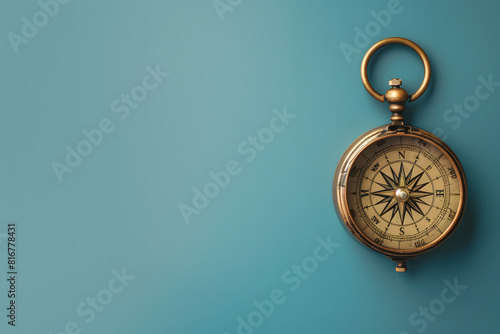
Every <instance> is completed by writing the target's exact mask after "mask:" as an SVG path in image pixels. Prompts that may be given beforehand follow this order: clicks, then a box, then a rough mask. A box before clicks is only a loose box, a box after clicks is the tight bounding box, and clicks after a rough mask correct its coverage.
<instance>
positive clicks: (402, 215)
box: [346, 135, 462, 252]
mask: <svg viewBox="0 0 500 334" xmlns="http://www.w3.org/2000/svg"><path fill="white" fill-rule="evenodd" d="M461 186H462V184H461V181H460V180H459V178H458V175H457V166H456V165H455V164H454V163H453V161H452V160H451V159H450V158H449V156H448V155H447V154H446V153H445V152H444V151H442V150H441V149H439V148H438V147H437V146H436V145H434V144H433V143H431V142H430V141H427V140H425V139H422V138H419V137H416V136H412V135H394V136H389V137H386V138H384V139H381V140H378V141H375V142H373V143H372V144H370V145H369V146H368V147H367V148H365V149H364V150H363V151H362V152H361V153H360V154H359V155H358V156H357V157H356V159H355V160H354V162H353V164H352V166H351V168H350V170H349V174H348V177H347V184H346V195H347V205H348V208H349V211H350V215H351V218H352V219H353V221H354V224H355V226H356V227H357V229H358V231H359V233H360V234H362V235H363V236H364V237H365V238H366V239H368V242H371V243H375V244H376V245H378V247H381V248H386V249H392V250H396V251H402V252H405V251H410V250H414V249H416V248H421V247H428V246H429V245H431V244H432V243H436V242H437V241H438V239H441V238H440V237H441V236H442V235H443V234H445V231H447V230H448V229H449V228H450V227H452V225H453V222H454V220H455V216H456V214H457V211H459V206H460V200H461V196H460V195H461Z"/></svg>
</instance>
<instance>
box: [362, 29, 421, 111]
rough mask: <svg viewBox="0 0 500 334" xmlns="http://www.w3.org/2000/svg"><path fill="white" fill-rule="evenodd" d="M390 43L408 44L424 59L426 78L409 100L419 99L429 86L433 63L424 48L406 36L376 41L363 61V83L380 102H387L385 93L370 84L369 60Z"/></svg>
mask: <svg viewBox="0 0 500 334" xmlns="http://www.w3.org/2000/svg"><path fill="white" fill-rule="evenodd" d="M389 44H402V45H406V46H407V47H409V48H412V49H413V50H414V51H415V52H416V53H418V55H419V56H420V58H421V59H422V62H423V63H424V80H423V81H422V84H421V85H420V87H419V88H418V89H417V91H416V92H415V93H414V94H411V95H410V96H409V99H408V102H412V101H415V100H416V99H418V98H419V97H420V96H422V94H423V93H424V92H425V90H426V89H427V86H429V82H430V80H431V64H430V62H429V58H427V55H426V54H425V52H424V50H422V48H421V47H420V46H418V45H417V44H415V43H414V42H412V41H410V40H408V39H406V38H401V37H390V38H386V39H383V40H381V41H379V42H377V43H375V44H374V45H373V46H372V47H371V48H370V49H369V50H368V51H367V52H366V54H365V56H364V58H363V61H362V62H361V80H362V81H363V85H364V86H365V88H366V90H367V91H368V93H370V95H371V96H373V97H374V98H375V99H377V100H379V101H380V102H385V98H384V95H382V94H379V93H378V92H377V91H376V90H375V89H373V87H372V85H371V84H370V81H368V62H369V61H370V58H371V57H372V56H373V54H374V53H375V52H376V51H377V50H378V49H380V48H381V47H383V46H386V45H389Z"/></svg>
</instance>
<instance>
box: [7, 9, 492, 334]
mask: <svg viewBox="0 0 500 334" xmlns="http://www.w3.org/2000/svg"><path fill="white" fill-rule="evenodd" d="M215 5H216V7H214V3H213V0H201V1H180V0H179V1H160V0H156V1H154V0H145V1H130V0H121V1H118V0H113V1H111V0H109V1H97V0H92V1H76V0H73V1H69V0H64V1H63V0H58V2H55V0H41V1H40V2H37V1H35V0H29V1H28V0H24V1H7V0H2V1H1V3H0V36H1V37H2V38H1V39H0V50H1V57H0V88H1V90H0V91H1V94H0V110H1V112H0V116H1V120H0V152H1V153H2V163H1V164H0V189H1V191H0V204H1V206H0V243H1V245H0V268H2V269H1V270H2V274H1V275H0V277H4V278H2V279H1V280H0V282H1V283H0V305H1V307H0V309H1V310H3V311H1V313H2V314H1V317H0V319H2V320H1V323H0V332H1V333H23V334H24V333H44V334H48V333H52V334H59V333H68V334H69V333H97V334H101V333H103V334H104V333H172V334H173V333H183V334H192V333H210V334H211V333H214V334H225V333H229V334H233V333H240V334H242V333H244V334H250V333H255V334H265V333H272V334H276V333H297V334H299V333H300V334H302V333H314V334H326V333H383V334H386V333H396V334H402V333H428V334H431V333H496V332H498V327H499V325H500V323H499V320H498V310H499V307H500V303H499V297H500V284H499V283H498V277H499V274H500V269H499V267H498V266H497V264H496V263H497V255H498V246H497V245H498V235H499V233H500V224H499V223H500V221H499V219H498V215H497V210H498V200H499V199H500V196H499V194H498V188H499V187H500V183H499V181H498V178H497V177H496V175H497V174H498V166H499V164H500V159H499V155H498V152H499V150H498V146H497V142H498V141H497V137H496V136H497V133H498V130H497V126H496V124H497V123H498V121H500V113H499V112H498V107H497V106H498V103H499V102H500V68H499V61H498V59H499V57H498V56H499V53H500V44H499V39H498V31H499V30H500V21H499V20H498V15H499V11H500V2H498V1H486V0H482V1H460V2H458V1H451V0H448V1H424V0H413V1H411V0H400V1H395V0H383V1H373V0H372V1H368V0H366V1H326V0H323V1H319V0H318V1H284V0H275V1H257V0H252V1H250V0H220V1H216V2H215ZM391 36H401V37H405V38H409V39H411V40H413V41H415V42H416V43H418V44H419V45H420V46H421V47H422V48H424V50H425V51H426V52H427V54H428V56H429V58H430V61H431V65H432V69H433V77H432V82H431V85H430V87H429V89H428V91H427V92H426V93H425V95H424V96H423V97H422V98H421V99H420V100H419V101H417V102H415V103H414V104H412V105H410V106H409V107H408V112H407V120H409V122H411V123H412V124H414V125H416V126H418V127H421V128H423V129H427V130H429V131H433V132H434V133H436V134H438V135H439V136H441V137H442V138H443V139H444V140H445V141H446V143H448V144H449V145H450V146H451V147H452V148H453V149H454V151H455V152H456V153H457V155H458V156H459V158H460V159H461V161H462V164H463V166H464V169H465V171H466V173H467V178H468V182H469V200H468V203H467V210H466V213H465V216H464V218H463V220H462V223H461V225H460V226H459V228H458V230H457V231H456V232H455V233H454V235H453V236H452V237H451V238H450V239H449V240H448V241H447V242H445V243H444V244H443V245H442V246H441V247H439V248H438V249H436V250H435V251H433V252H430V253H428V254H426V255H423V256H421V257H419V258H417V259H415V260H412V261H410V262H409V271H408V272H407V273H406V274H399V273H396V272H395V271H394V264H393V263H392V262H391V261H389V260H388V259H386V258H385V257H383V256H382V255H380V254H377V253H375V252H373V251H371V250H369V249H367V248H365V247H363V246H361V245H360V244H359V243H357V242H356V241H355V240H354V239H353V238H352V237H351V236H350V235H349V234H348V233H347V232H346V231H345V230H344V229H343V227H342V225H341V224H340V222H339V220H338V218H337V216H336V213H335V210H334V207H333V202H332V195H331V184H332V180H333V174H334V170H335V167H336V165H337V163H338V161H339V158H340V156H341V154H342V153H343V151H344V150H345V148H346V147H347V146H348V145H349V144H350V143H351V142H352V141H353V140H354V139H355V138H356V137H357V136H358V135H360V134H361V133H363V132H365V131H367V130H369V129H370V128H373V127H375V126H378V125H381V124H384V123H387V122H388V117H389V112H388V111H387V106H384V105H382V104H381V103H379V102H377V101H375V100H374V99H373V98H371V97H370V96H369V95H368V94H367V92H366V91H365V89H364V87H363V85H362V84H361V80H360V75H359V67H360V63H361V59H362V57H363V55H364V53H365V52H366V50H367V49H368V48H369V46H371V45H372V44H373V43H375V42H376V41H378V40H380V39H383V38H386V37H391ZM373 61H374V63H373V66H371V69H370V77H371V79H372V81H373V84H374V86H375V88H376V89H377V90H380V91H384V90H385V89H386V87H387V84H386V82H387V80H388V79H391V78H392V77H400V78H402V79H403V80H404V83H405V84H404V87H406V88H407V89H408V91H410V92H412V91H414V90H416V88H417V87H418V86H419V85H420V82H421V80H422V77H423V66H422V64H421V62H420V60H419V58H418V56H417V55H416V54H414V53H413V52H412V51H411V50H409V49H406V48H405V47H400V46H394V47H387V48H385V49H384V52H383V53H382V54H380V55H377V56H376V57H375V59H373ZM485 81H486V82H488V81H489V82H490V83H487V84H485V83H484V82H485ZM463 104H465V107H460V105H463ZM454 105H455V106H454ZM460 108H462V110H460ZM469 110H470V111H469ZM199 193H205V194H208V197H207V195H200V194H199ZM193 202H194V203H193ZM9 222H11V223H15V224H16V241H15V247H16V268H15V269H16V272H17V274H16V282H15V283H16V284H15V289H16V299H15V302H16V304H15V305H16V322H15V324H16V326H15V327H13V326H11V325H8V324H7V321H9V319H8V318H7V317H6V316H7V313H8V312H10V311H9V310H7V307H8V305H9V303H10V300H11V299H12V298H8V296H7V295H8V290H9V289H10V283H9V282H8V281H7V280H6V279H5V277H6V278H9V277H10V276H9V275H8V274H7V271H8V267H7V257H8V256H7V242H8V234H7V227H8V225H7V224H8V223H9ZM12 300H14V299H12Z"/></svg>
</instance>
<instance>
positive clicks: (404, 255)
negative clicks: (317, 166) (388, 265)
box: [333, 37, 467, 272]
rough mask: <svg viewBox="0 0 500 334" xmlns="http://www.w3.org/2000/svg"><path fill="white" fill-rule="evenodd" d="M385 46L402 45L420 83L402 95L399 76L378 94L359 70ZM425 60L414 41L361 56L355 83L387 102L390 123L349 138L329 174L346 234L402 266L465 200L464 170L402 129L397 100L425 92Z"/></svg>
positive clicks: (425, 135) (437, 142)
mask: <svg viewBox="0 0 500 334" xmlns="http://www.w3.org/2000/svg"><path fill="white" fill-rule="evenodd" d="M389 44H402V45H405V46H408V47H410V48H411V49H413V50H414V51H415V52H417V53H418V55H419V56H420V58H421V59H422V61H423V64H424V71H425V74H424V80H423V82H422V84H421V86H420V87H419V89H418V90H417V91H416V92H415V93H414V94H412V95H409V94H408V93H407V92H406V91H405V90H404V89H403V88H401V85H402V81H401V80H400V79H392V80H390V81H389V85H390V86H391V88H390V89H389V90H388V91H387V92H386V93H385V95H381V94H379V93H377V92H376V91H375V90H374V89H373V87H372V86H371V84H370V82H369V80H368V75H367V67H368V62H369V61H370V58H371V57H372V55H373V54H374V53H375V52H376V51H377V50H379V49H380V48H382V47H383V46H386V45H389ZM430 75H431V69H430V63H429V59H428V58H427V55H426V54H425V52H424V51H423V50H422V49H421V48H420V47H419V46H418V45H417V44H415V43H414V42H412V41H410V40H407V39H404V38H399V37H392V38H387V39H384V40H381V41H379V42H377V43H376V44H375V45H373V46H372V47H371V48H370V49H369V50H368V51H367V53H366V55H365V57H364V58H363V61H362V64H361V78H362V81H363V84H364V86H365V88H366V90H367V91H368V93H370V95H372V96H373V97H374V98H375V99H377V100H378V101H380V102H388V103H389V110H390V111H391V112H392V115H391V117H390V120H391V123H390V124H387V125H383V126H379V127H377V128H374V129H372V130H370V131H368V132H366V133H365V134H363V135H361V136H360V137H359V138H357V139H356V140H355V141H354V142H353V143H352V144H351V145H350V146H349V147H348V148H347V150H346V151H345V153H344V154H343V156H342V157H341V159H340V162H339V164H338V166H337V169H336V171H335V176H334V181H333V198H334V204H335V208H336V211H337V214H338V216H339V218H340V220H341V221H342V223H343V224H344V226H345V227H346V229H347V230H348V231H349V232H350V233H351V234H352V235H353V236H354V237H355V238H356V239H357V240H358V241H359V242H361V243H362V244H364V245H365V246H368V247H369V248H371V249H373V250H375V251H378V252H380V253H382V254H384V255H386V256H387V257H389V258H391V259H392V260H393V261H395V262H397V266H396V271H398V272H405V271H406V270H407V267H406V261H407V260H408V259H411V258H414V257H416V256H417V255H419V254H422V253H425V252H427V251H429V250H431V249H433V248H435V247H436V246H438V245H440V244H441V243H442V242H443V241H444V240H446V239H447V238H448V237H449V236H450V235H451V234H452V233H453V231H454V230H455V229H456V227H457V226H458V224H459V222H460V219H461V217H462V215H463V212H464V209H465V203H466V197H467V196H466V195H467V184H466V179H465V173H464V170H463V168H462V166H461V164H460V161H459V160H458V158H457V156H456V155H455V153H453V151H452V150H451V149H450V148H449V147H448V145H446V144H445V143H444V142H443V141H442V140H441V139H439V138H438V137H436V136H435V135H433V134H431V133H429V132H427V131H425V130H422V129H419V128H417V127H414V126H411V125H408V124H405V122H404V117H403V111H404V107H405V102H413V101H415V100H417V99H418V98H419V97H420V96H421V95H422V94H423V93H424V92H425V90H426V89H427V86H428V85H429V81H430Z"/></svg>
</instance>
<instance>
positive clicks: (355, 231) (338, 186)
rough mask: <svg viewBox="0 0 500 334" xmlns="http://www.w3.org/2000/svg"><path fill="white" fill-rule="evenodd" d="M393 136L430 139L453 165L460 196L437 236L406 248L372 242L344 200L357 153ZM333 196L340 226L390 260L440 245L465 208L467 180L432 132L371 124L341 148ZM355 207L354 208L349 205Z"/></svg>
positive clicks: (449, 151) (411, 255) (450, 154)
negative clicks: (358, 224) (343, 148)
mask: <svg viewBox="0 0 500 334" xmlns="http://www.w3.org/2000/svg"><path fill="white" fill-rule="evenodd" d="M395 136H405V137H406V136H409V137H416V138H419V139H422V140H424V141H428V142H430V143H431V144H432V145H434V146H435V147H436V148H437V149H439V150H440V151H441V152H442V153H443V154H444V155H445V156H446V158H448V160H449V161H450V162H451V164H452V166H453V168H454V169H455V171H456V175H457V180H458V183H459V189H460V196H459V204H458V208H457V211H456V214H455V217H454V218H453V220H452V221H451V223H450V224H449V226H448V227H447V228H446V230H444V231H443V232H442V233H441V234H440V236H439V237H438V238H436V239H435V240H433V241H432V242H430V243H428V244H426V245H423V246H419V247H414V248H408V249H395V248H389V247H385V246H383V245H379V244H377V243H376V242H374V241H372V240H371V239H370V238H368V237H367V236H366V235H365V234H364V233H363V232H362V231H361V230H360V229H359V227H358V226H357V224H356V223H355V221H354V218H353V217H352V215H351V213H350V209H351V208H350V207H349V205H348V201H347V192H346V185H347V179H348V175H349V172H350V171H351V168H352V166H353V164H354V162H355V161H356V159H357V158H358V156H359V155H360V154H361V153H362V152H363V151H365V150H366V149H367V148H368V147H369V146H370V145H371V144H373V143H375V142H377V141H379V140H382V139H384V138H391V137H395ZM333 199H334V204H335V209H336V212H337V215H338V216H339V218H340V220H341V222H342V223H343V225H344V227H345V228H346V229H347V230H348V231H349V232H350V234H351V235H352V236H354V238H356V239H357V240H358V241H359V242H361V243H362V244H364V245H365V246H367V247H369V248H371V249H373V250H375V251H377V252H380V253H382V254H384V255H386V256H388V257H390V258H392V259H393V260H395V261H396V260H397V261H399V260H401V259H403V260H404V259H408V258H413V257H415V256H417V255H420V254H423V253H425V252H428V251H430V250H431V249H434V248H436V247H437V246H439V245H441V244H442V243H443V242H444V241H445V240H446V239H447V238H448V237H450V235H451V234H452V233H453V232H454V231H455V230H456V228H457V227H458V225H459V223H460V220H461V218H462V216H463V213H464V211H465V203H466V199H467V181H466V177H465V172H464V170H463V167H462V165H461V164H460V161H459V160H458V158H457V156H456V154H455V153H454V152H453V151H452V150H451V148H450V147H449V146H448V145H447V144H446V143H445V142H443V141H442V140H441V139H439V138H438V137H436V136H435V135H433V134H431V133H429V132H427V131H425V130H422V129H420V128H417V127H414V126H408V125H396V126H395V125H394V124H388V125H383V126H379V127H377V128H374V129H372V130H370V131H368V132H366V133H364V134H363V135H361V136H360V137H358V138H357V139H356V140H355V141H354V142H353V143H352V144H351V145H350V146H349V147H348V148H347V150H346V151H345V152H344V154H343V155H342V157H341V159H340V162H339V164H338V166H337V169H336V171H335V175H334V181H333ZM352 209H356V208H352Z"/></svg>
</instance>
